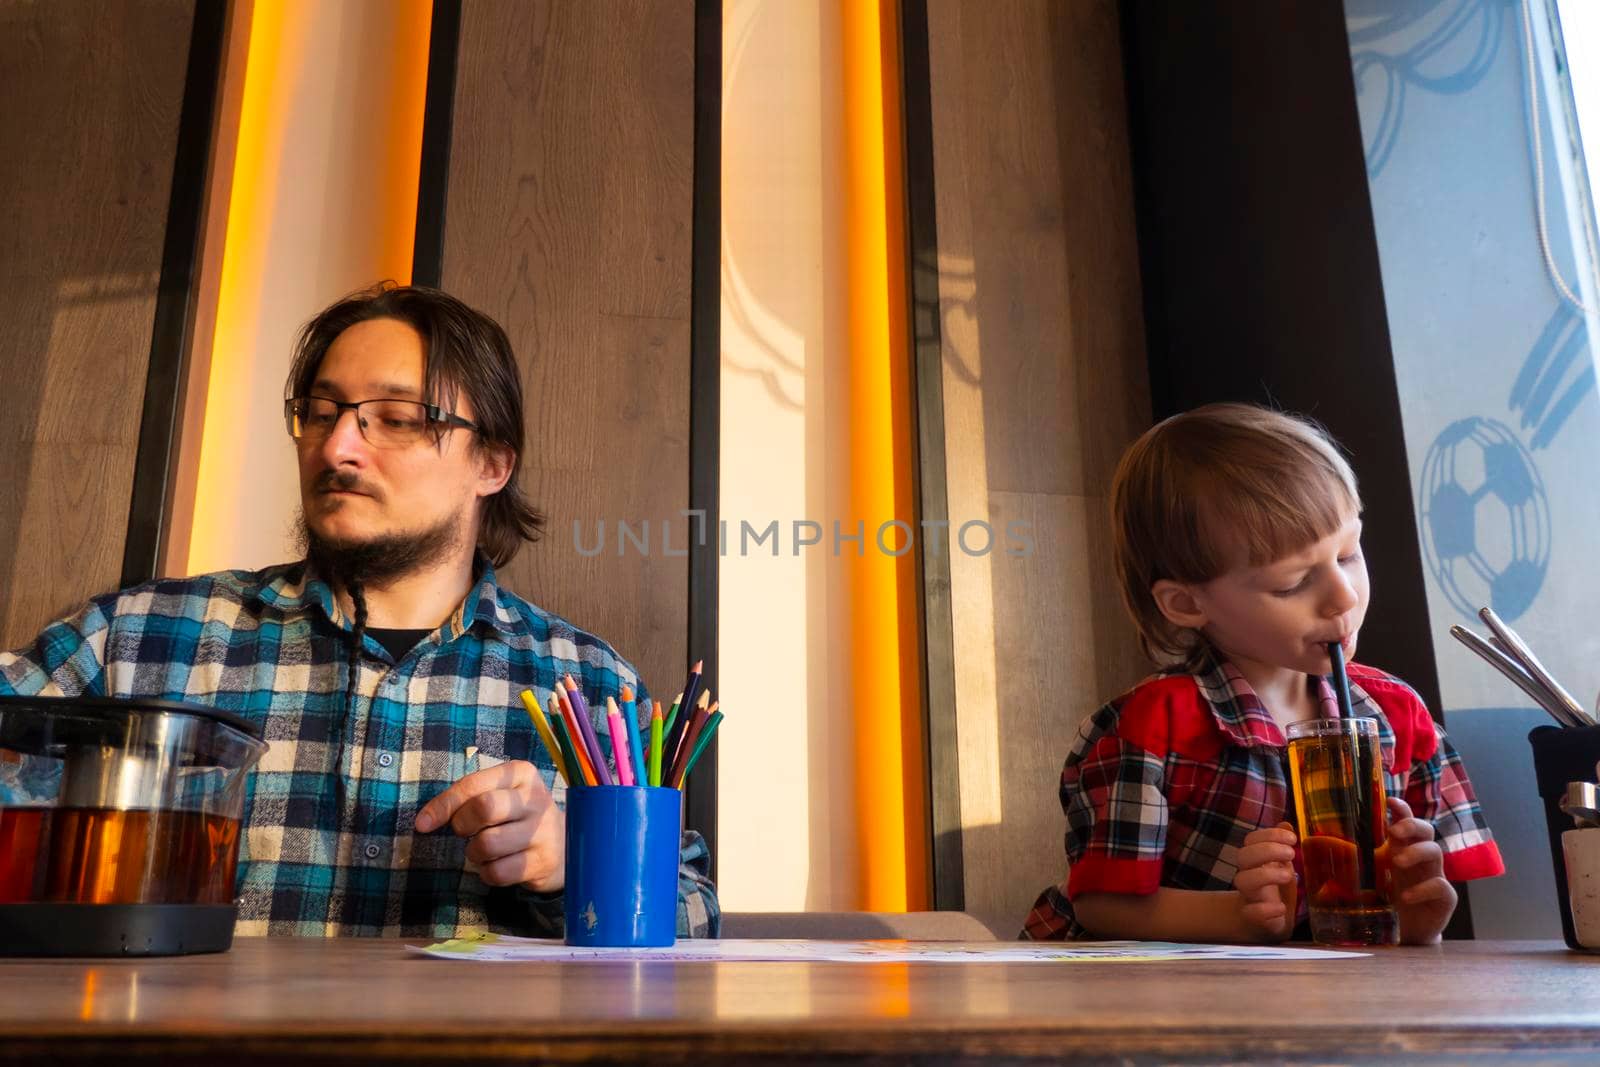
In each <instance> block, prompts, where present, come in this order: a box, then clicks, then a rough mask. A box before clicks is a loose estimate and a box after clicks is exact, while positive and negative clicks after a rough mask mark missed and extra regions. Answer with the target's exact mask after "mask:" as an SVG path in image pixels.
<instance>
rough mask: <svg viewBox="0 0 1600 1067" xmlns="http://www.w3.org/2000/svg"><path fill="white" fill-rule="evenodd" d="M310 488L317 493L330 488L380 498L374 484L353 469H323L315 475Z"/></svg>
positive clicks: (324, 491) (327, 490) (375, 498)
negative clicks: (315, 478) (315, 477)
mask: <svg viewBox="0 0 1600 1067" xmlns="http://www.w3.org/2000/svg"><path fill="white" fill-rule="evenodd" d="M312 489H313V490H315V491H316V492H318V493H326V492H329V491H331V490H337V491H339V492H341V493H362V494H364V495H366V496H370V497H372V498H373V499H374V500H381V499H382V496H381V495H380V494H379V492H378V489H377V487H376V486H374V485H372V484H370V483H369V482H367V481H365V480H363V479H362V478H361V476H360V475H358V474H356V473H355V472H354V471H347V470H342V469H339V468H335V469H333V470H325V471H323V472H322V473H321V474H319V475H317V480H316V482H315V483H314V484H313V485H312Z"/></svg>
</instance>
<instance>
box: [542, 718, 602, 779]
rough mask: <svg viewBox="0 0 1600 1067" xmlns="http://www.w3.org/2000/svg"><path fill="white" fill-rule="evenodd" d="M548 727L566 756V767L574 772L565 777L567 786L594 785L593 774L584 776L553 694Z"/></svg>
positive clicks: (576, 752) (581, 764)
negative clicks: (569, 776) (570, 775)
mask: <svg viewBox="0 0 1600 1067" xmlns="http://www.w3.org/2000/svg"><path fill="white" fill-rule="evenodd" d="M550 729H552V730H553V731H555V735H556V743H557V744H559V745H560V746H561V752H562V754H563V755H564V756H566V757H567V767H568V768H569V769H571V770H572V771H573V772H574V773H573V776H572V777H571V778H568V779H567V787H568V788H569V789H570V788H571V787H573V786H579V785H594V781H593V776H592V775H591V776H590V777H587V778H586V777H584V773H583V763H582V761H580V760H579V759H578V750H577V749H576V748H574V747H573V745H572V736H571V735H570V734H568V733H567V720H565V719H563V718H562V717H561V702H560V701H559V700H557V699H556V698H555V697H554V696H552V697H551V698H550Z"/></svg>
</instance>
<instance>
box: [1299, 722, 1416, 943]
mask: <svg viewBox="0 0 1600 1067" xmlns="http://www.w3.org/2000/svg"><path fill="white" fill-rule="evenodd" d="M1289 773H1290V776H1291V778H1292V780H1293V785H1294V803H1295V811H1296V814H1297V815H1298V817H1299V833H1300V856H1301V862H1302V866H1303V867H1304V872H1305V885H1304V891H1305V893H1306V906H1307V909H1308V910H1309V912H1310V915H1311V938H1312V940H1313V941H1315V942H1317V943H1318V944H1322V945H1392V944H1395V943H1397V942H1398V941H1399V939H1400V926H1399V920H1398V918H1397V916H1396V915H1395V911H1394V908H1393V907H1392V906H1391V904H1390V899H1391V889H1390V886H1391V881H1392V876H1391V872H1390V868H1389V863H1388V859H1389V849H1388V846H1387V843H1386V842H1387V841H1388V815H1387V807H1386V796H1385V790H1384V786H1383V758H1382V751H1381V749H1380V748H1379V745H1378V724H1377V720H1375V719H1315V720H1312V721H1310V722H1298V723H1294V724H1292V725H1291V726H1290V727H1289Z"/></svg>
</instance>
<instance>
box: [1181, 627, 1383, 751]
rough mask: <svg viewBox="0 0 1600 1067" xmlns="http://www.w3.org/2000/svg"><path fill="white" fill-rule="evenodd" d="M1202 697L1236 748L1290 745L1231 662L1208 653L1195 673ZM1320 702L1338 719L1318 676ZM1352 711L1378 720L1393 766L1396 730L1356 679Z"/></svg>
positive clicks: (1328, 689) (1330, 694) (1334, 703)
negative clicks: (1240, 746) (1237, 746)
mask: <svg viewBox="0 0 1600 1067" xmlns="http://www.w3.org/2000/svg"><path fill="white" fill-rule="evenodd" d="M1193 675H1194V680H1195V683H1196V684H1197V685H1198V686H1199V687H1200V696H1201V697H1202V698H1203V699H1204V700H1205V702H1206V703H1207V704H1208V705H1209V706H1210V708H1211V715H1212V717H1213V718H1214V719H1216V722H1217V728H1218V729H1220V730H1221V731H1222V732H1223V733H1224V734H1225V735H1227V737H1228V738H1229V739H1230V740H1231V741H1232V742H1233V743H1234V744H1236V745H1242V746H1244V747H1246V748H1249V747H1252V746H1263V745H1265V746H1271V747H1273V748H1282V747H1284V745H1285V744H1286V743H1287V742H1286V741H1285V739H1284V736H1283V730H1282V729H1280V728H1279V726H1278V724H1277V722H1276V721H1275V720H1274V719H1273V718H1272V716H1271V714H1269V713H1268V712H1267V709H1266V707H1265V706H1264V705H1263V704H1262V703H1261V698H1260V697H1258V696H1256V692H1255V690H1254V689H1252V688H1250V683H1249V682H1248V681H1246V680H1245V677H1244V675H1243V674H1242V673H1241V672H1240V670H1239V668H1238V667H1236V666H1234V665H1233V663H1232V662H1230V661H1229V660H1226V659H1223V658H1221V657H1219V656H1216V655H1215V654H1209V655H1207V656H1206V658H1205V659H1203V660H1202V661H1201V662H1200V664H1199V665H1198V666H1196V668H1195V669H1194V671H1193ZM1316 685H1317V703H1318V706H1319V708H1320V714H1321V715H1322V717H1323V718H1327V719H1337V718H1340V717H1341V716H1340V714H1339V701H1338V698H1337V697H1336V696H1335V694H1334V692H1333V686H1332V685H1330V684H1329V683H1328V679H1327V678H1325V677H1323V676H1321V675H1318V676H1317V679H1316ZM1350 710H1351V711H1352V712H1354V713H1355V717H1356V718H1359V719H1376V720H1377V721H1378V743H1379V745H1380V746H1381V747H1382V749H1383V765H1384V766H1385V767H1386V768H1392V767H1393V766H1394V730H1393V729H1391V728H1390V726H1389V719H1388V717H1387V716H1385V715H1384V713H1383V709H1382V708H1380V707H1379V706H1378V702H1377V701H1376V700H1373V699H1372V697H1371V696H1370V695H1368V693H1367V691H1366V690H1365V689H1363V688H1361V685H1360V684H1359V683H1358V682H1356V680H1355V679H1353V678H1352V679H1351V680H1350Z"/></svg>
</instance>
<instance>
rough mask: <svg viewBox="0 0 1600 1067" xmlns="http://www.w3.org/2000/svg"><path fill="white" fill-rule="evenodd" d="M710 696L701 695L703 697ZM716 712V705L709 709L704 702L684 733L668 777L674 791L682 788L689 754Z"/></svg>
mask: <svg viewBox="0 0 1600 1067" xmlns="http://www.w3.org/2000/svg"><path fill="white" fill-rule="evenodd" d="M709 695H710V694H708V693H702V694H701V696H702V697H705V696H709ZM715 710H717V709H716V706H715V705H712V706H711V707H709V708H708V707H706V706H705V703H704V701H702V702H701V705H700V706H699V707H697V708H695V709H694V718H692V719H691V720H690V721H689V728H688V729H687V730H685V731H684V732H683V743H682V744H681V745H680V746H679V747H678V754H677V755H676V756H674V757H673V758H672V771H671V773H669V774H668V775H667V784H668V785H670V786H672V787H673V788H674V789H679V788H682V783H683V768H684V767H685V766H686V765H687V764H688V762H689V753H691V752H693V751H694V745H695V742H696V741H699V740H700V732H701V731H702V730H704V729H705V728H706V720H707V719H709V718H710V717H711V713H712V712H713V711H715Z"/></svg>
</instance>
